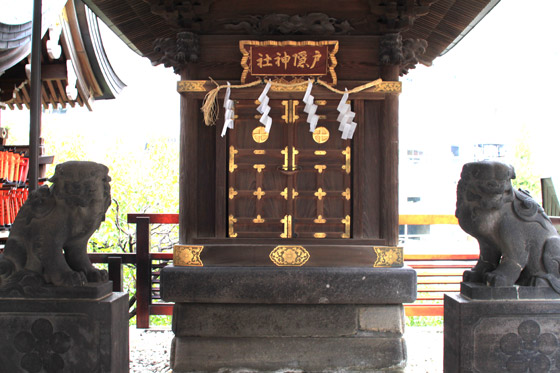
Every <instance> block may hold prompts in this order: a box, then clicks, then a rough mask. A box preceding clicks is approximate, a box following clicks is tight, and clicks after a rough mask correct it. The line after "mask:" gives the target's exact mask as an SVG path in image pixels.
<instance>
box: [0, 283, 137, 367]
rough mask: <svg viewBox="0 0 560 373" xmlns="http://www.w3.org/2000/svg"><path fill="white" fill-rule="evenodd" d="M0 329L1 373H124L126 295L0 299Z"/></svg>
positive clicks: (125, 355) (126, 350)
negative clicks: (49, 372) (55, 368)
mask: <svg viewBox="0 0 560 373" xmlns="http://www.w3.org/2000/svg"><path fill="white" fill-rule="evenodd" d="M0 330H1V332H0V371H1V372H10V373H11V372H26V371H30V372H31V371H36V372H45V371H61V372H100V373H102V372H103V373H104V372H107V373H109V372H112V373H115V372H119V373H120V372H128V360H129V357H128V294H127V293H112V294H110V295H108V296H106V297H105V298H103V299H100V300H90V299H80V300H71V299H0ZM53 367H59V368H60V369H59V370H52V368H53ZM24 368H27V369H24ZM49 369H51V370H49Z"/></svg>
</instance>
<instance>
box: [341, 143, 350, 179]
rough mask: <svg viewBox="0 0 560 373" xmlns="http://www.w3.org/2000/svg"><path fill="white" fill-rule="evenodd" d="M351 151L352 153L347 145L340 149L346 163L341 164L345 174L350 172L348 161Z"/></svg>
mask: <svg viewBox="0 0 560 373" xmlns="http://www.w3.org/2000/svg"><path fill="white" fill-rule="evenodd" d="M351 153H352V152H351V150H350V147H349V146H347V147H346V150H343V151H342V154H343V155H344V156H345V157H346V165H343V166H342V169H343V170H344V171H346V173H347V174H349V173H350V161H351V159H350V155H351Z"/></svg>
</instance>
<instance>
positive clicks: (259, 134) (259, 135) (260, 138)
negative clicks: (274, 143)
mask: <svg viewBox="0 0 560 373" xmlns="http://www.w3.org/2000/svg"><path fill="white" fill-rule="evenodd" d="M253 140H255V142H258V143H259V144H261V143H263V142H265V141H266V140H268V133H266V131H265V129H264V126H258V127H257V128H255V129H254V130H253Z"/></svg>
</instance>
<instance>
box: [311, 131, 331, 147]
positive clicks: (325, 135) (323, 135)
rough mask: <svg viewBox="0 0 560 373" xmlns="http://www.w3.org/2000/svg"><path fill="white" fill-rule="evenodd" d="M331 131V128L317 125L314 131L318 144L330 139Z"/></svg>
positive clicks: (314, 137)
mask: <svg viewBox="0 0 560 373" xmlns="http://www.w3.org/2000/svg"><path fill="white" fill-rule="evenodd" d="M329 137H330V133H329V130H328V129H326V128H325V127H317V128H315V131H313V140H314V141H315V142H316V143H317V144H324V143H326V142H327V141H328V140H329Z"/></svg>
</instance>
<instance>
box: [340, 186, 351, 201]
mask: <svg viewBox="0 0 560 373" xmlns="http://www.w3.org/2000/svg"><path fill="white" fill-rule="evenodd" d="M342 197H344V198H346V200H348V201H350V188H346V191H344V192H342Z"/></svg>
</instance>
